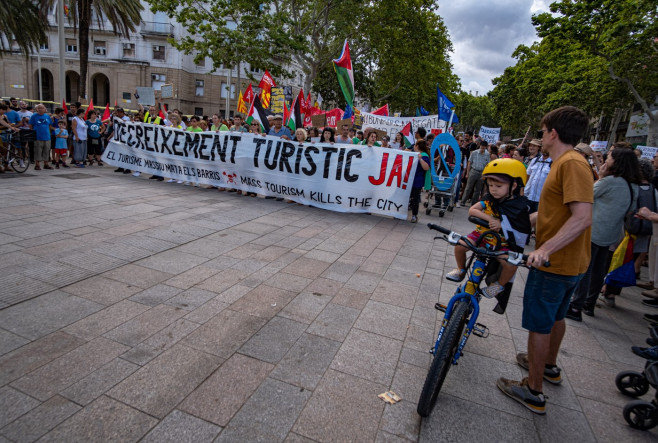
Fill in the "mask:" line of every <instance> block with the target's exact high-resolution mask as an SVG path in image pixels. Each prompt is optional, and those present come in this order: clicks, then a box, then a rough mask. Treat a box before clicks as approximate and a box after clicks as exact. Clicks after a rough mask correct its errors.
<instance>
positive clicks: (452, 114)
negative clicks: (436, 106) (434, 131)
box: [446, 109, 455, 134]
mask: <svg viewBox="0 0 658 443" xmlns="http://www.w3.org/2000/svg"><path fill="white" fill-rule="evenodd" d="M454 116H455V110H454V109H453V110H452V112H451V113H450V121H448V127H447V128H446V132H447V133H448V134H452V131H451V130H450V128H451V127H452V118H453V117H454Z"/></svg>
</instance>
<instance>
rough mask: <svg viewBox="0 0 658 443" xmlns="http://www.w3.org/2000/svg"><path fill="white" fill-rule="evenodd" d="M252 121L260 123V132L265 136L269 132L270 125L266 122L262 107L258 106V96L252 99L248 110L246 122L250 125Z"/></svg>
mask: <svg viewBox="0 0 658 443" xmlns="http://www.w3.org/2000/svg"><path fill="white" fill-rule="evenodd" d="M254 120H255V121H257V122H258V123H260V130H261V132H264V133H265V134H267V133H268V132H270V124H269V123H268V122H267V114H266V113H265V109H263V105H261V104H260V98H258V96H256V97H254V102H253V103H252V104H251V108H249V114H248V115H247V120H246V122H247V123H248V124H251V122H253V121H254Z"/></svg>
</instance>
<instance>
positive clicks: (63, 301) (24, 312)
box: [0, 291, 103, 340]
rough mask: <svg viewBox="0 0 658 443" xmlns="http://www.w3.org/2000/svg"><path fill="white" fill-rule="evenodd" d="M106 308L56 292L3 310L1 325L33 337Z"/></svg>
mask: <svg viewBox="0 0 658 443" xmlns="http://www.w3.org/2000/svg"><path fill="white" fill-rule="evenodd" d="M102 308H103V305H100V304H98V303H94V302H92V301H90V300H87V299H84V298H80V297H76V296H75V295H71V294H67V293H66V292H61V291H53V292H49V293H48V294H44V295H42V296H40V297H37V298H34V299H32V300H28V301H26V302H24V303H21V304H19V305H15V306H11V307H9V308H6V309H3V310H1V311H0V324H1V325H2V327H3V328H4V329H6V330H8V331H10V332H13V333H15V334H18V335H20V336H22V337H25V338H29V339H31V340H34V339H37V338H39V337H43V336H44V335H48V334H50V333H52V332H54V331H56V330H58V329H60V328H63V327H64V326H67V325H69V324H71V323H74V322H76V321H78V320H80V319H81V318H84V317H86V316H88V315H90V314H93V313H94V312H97V311H99V310H101V309H102Z"/></svg>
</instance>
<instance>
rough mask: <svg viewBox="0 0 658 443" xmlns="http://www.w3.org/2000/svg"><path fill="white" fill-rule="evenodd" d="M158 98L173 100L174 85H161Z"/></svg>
mask: <svg viewBox="0 0 658 443" xmlns="http://www.w3.org/2000/svg"><path fill="white" fill-rule="evenodd" d="M160 96H161V97H162V98H174V85H173V84H168V85H162V87H161V88H160Z"/></svg>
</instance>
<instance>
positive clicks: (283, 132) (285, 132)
mask: <svg viewBox="0 0 658 443" xmlns="http://www.w3.org/2000/svg"><path fill="white" fill-rule="evenodd" d="M267 135H275V136H277V137H283V136H284V135H287V136H288V137H290V138H292V134H291V133H290V129H288V128H287V127H286V126H281V129H279V132H276V131H275V130H274V126H272V127H271V128H270V132H268V133H267Z"/></svg>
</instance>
